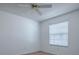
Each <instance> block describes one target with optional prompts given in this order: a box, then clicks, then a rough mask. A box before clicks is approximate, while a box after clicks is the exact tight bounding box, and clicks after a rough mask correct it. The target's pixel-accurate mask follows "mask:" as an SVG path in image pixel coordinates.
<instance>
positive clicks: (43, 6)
mask: <svg viewBox="0 0 79 59" xmlns="http://www.w3.org/2000/svg"><path fill="white" fill-rule="evenodd" d="M38 8H52V4H50V5H39V6H38Z"/></svg>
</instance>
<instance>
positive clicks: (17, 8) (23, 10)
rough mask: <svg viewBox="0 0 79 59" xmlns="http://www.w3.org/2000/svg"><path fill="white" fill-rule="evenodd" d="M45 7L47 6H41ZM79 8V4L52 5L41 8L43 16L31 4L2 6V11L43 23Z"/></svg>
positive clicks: (0, 7) (0, 8) (0, 6)
mask: <svg viewBox="0 0 79 59" xmlns="http://www.w3.org/2000/svg"><path fill="white" fill-rule="evenodd" d="M39 5H45V4H39ZM78 8H79V4H78V3H70V4H68V3H52V7H51V8H39V11H40V12H41V13H42V15H39V13H37V12H36V11H35V10H33V9H32V8H31V6H30V4H28V3H26V4H21V3H18V4H0V10H1V11H5V12H9V13H12V14H16V15H19V16H23V17H27V18H30V19H33V20H36V21H43V20H46V19H48V18H51V17H56V16H58V15H61V14H64V13H67V12H70V11H73V10H75V9H78Z"/></svg>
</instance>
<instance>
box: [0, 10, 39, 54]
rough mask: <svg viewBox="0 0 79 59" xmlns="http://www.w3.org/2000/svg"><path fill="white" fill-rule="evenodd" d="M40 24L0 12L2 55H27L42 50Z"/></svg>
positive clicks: (0, 48)
mask: <svg viewBox="0 0 79 59" xmlns="http://www.w3.org/2000/svg"><path fill="white" fill-rule="evenodd" d="M39 41H40V40H39V23H38V22H36V21H33V20H31V19H28V18H23V17H21V16H17V15H14V14H11V13H7V12H2V11H0V54H1V55H2V54H4V55H6V54H10V55H11V54H26V53H30V52H35V51H39V50H40V43H39Z"/></svg>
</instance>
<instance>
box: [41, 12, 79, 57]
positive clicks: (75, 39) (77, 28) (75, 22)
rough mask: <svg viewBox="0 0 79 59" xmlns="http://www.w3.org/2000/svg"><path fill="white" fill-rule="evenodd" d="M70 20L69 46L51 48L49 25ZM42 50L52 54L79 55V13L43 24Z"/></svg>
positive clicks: (49, 20) (52, 19)
mask: <svg viewBox="0 0 79 59" xmlns="http://www.w3.org/2000/svg"><path fill="white" fill-rule="evenodd" d="M64 20H69V46H68V47H61V46H50V45H49V42H48V25H49V24H53V23H56V22H61V21H64ZM41 50H42V51H45V52H49V53H52V54H64V55H65V54H79V11H75V12H73V13H70V14H66V15H63V16H60V17H56V18H51V19H48V20H47V21H43V22H41Z"/></svg>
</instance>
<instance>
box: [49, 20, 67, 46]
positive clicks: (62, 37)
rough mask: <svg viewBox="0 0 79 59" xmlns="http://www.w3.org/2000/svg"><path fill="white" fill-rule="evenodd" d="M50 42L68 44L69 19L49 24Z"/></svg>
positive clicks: (61, 44) (52, 43)
mask: <svg viewBox="0 0 79 59" xmlns="http://www.w3.org/2000/svg"><path fill="white" fill-rule="evenodd" d="M49 44H51V45H60V46H68V21H66V22H61V23H57V24H52V25H49Z"/></svg>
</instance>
